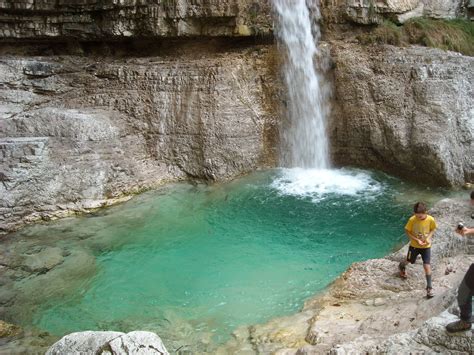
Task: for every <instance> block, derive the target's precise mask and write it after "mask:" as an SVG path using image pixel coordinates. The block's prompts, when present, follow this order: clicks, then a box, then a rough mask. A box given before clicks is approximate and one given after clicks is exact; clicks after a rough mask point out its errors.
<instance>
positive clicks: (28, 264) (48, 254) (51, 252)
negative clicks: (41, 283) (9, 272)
mask: <svg viewBox="0 0 474 355" xmlns="http://www.w3.org/2000/svg"><path fill="white" fill-rule="evenodd" d="M63 261H64V256H63V250H62V249H61V248H58V247H47V248H45V249H43V250H41V251H40V252H39V253H37V254H33V255H28V256H27V257H26V258H25V260H24V261H23V267H24V268H25V269H26V270H27V271H30V272H35V273H45V272H48V271H49V270H51V269H52V268H54V267H55V266H57V265H59V264H61V263H62V262H63Z"/></svg>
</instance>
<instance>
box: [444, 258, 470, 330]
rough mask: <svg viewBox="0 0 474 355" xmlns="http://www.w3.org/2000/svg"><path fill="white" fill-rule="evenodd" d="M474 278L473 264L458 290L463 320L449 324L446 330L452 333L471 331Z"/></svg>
mask: <svg viewBox="0 0 474 355" xmlns="http://www.w3.org/2000/svg"><path fill="white" fill-rule="evenodd" d="M473 278H474V264H471V266H470V267H469V270H467V272H466V275H464V278H463V280H462V282H461V284H460V285H459V289H458V297H457V299H458V306H459V309H460V310H461V317H460V318H461V319H460V320H458V321H456V322H452V323H449V324H448V325H447V326H446V330H447V331H448V332H450V333H454V332H461V331H464V330H469V329H471V324H472V322H471V316H472V297H473V296H474V289H473V288H472V286H473V285H472V282H470V281H472V279H473Z"/></svg>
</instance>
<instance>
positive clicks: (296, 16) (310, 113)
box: [273, 0, 329, 169]
mask: <svg viewBox="0 0 474 355" xmlns="http://www.w3.org/2000/svg"><path fill="white" fill-rule="evenodd" d="M308 2H309V1H308ZM273 3H274V8H275V11H276V14H277V38H278V40H279V45H280V48H281V49H282V50H283V53H284V56H285V64H284V68H283V76H284V81H285V85H286V89H287V95H288V97H287V114H288V123H287V125H286V127H284V128H282V135H281V138H282V153H281V164H282V165H283V166H285V167H299V168H317V169H325V168H328V167H329V158H328V141H327V137H326V123H325V121H326V114H327V107H325V105H326V104H327V99H326V98H325V97H324V96H325V95H324V92H323V90H322V89H321V88H322V83H321V80H322V76H320V75H318V73H317V71H316V69H315V64H314V59H315V56H316V55H317V54H318V47H317V44H318V41H319V27H318V25H317V23H316V22H314V21H313V23H312V21H311V14H313V15H316V16H319V8H318V6H317V0H313V1H312V2H311V4H309V5H311V9H312V12H311V13H310V11H309V9H308V5H307V3H306V1H305V0H273Z"/></svg>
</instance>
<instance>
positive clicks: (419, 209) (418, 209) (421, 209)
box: [413, 202, 426, 213]
mask: <svg viewBox="0 0 474 355" xmlns="http://www.w3.org/2000/svg"><path fill="white" fill-rule="evenodd" d="M413 211H414V212H415V213H426V205H425V204H424V203H423V202H417V203H415V205H414V206H413Z"/></svg>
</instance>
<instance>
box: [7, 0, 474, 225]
mask: <svg viewBox="0 0 474 355" xmlns="http://www.w3.org/2000/svg"><path fill="white" fill-rule="evenodd" d="M420 5H423V9H424V10H423V11H424V12H423V13H424V14H425V15H428V16H432V17H445V18H450V17H452V16H455V15H463V14H465V13H466V12H467V11H468V10H469V8H468V7H466V3H465V2H463V1H461V0H459V1H454V0H453V1H449V2H439V1H435V0H432V1H430V0H418V1H416V0H410V1H405V0H398V1H395V0H393V1H382V0H381V1H372V0H370V1H369V0H361V1H342V0H323V1H321V14H322V16H323V18H322V22H323V25H324V31H323V35H324V37H325V39H326V48H329V49H330V53H331V56H332V69H331V70H330V80H331V82H332V86H333V93H334V94H333V102H332V103H333V105H332V114H331V117H330V122H329V131H328V133H329V135H330V138H331V151H332V156H333V160H334V162H335V163H336V164H337V165H346V164H350V165H358V166H364V167H369V168H378V169H382V170H385V171H388V172H390V173H394V174H396V175H399V176H404V177H408V178H410V179H412V180H418V181H422V182H428V183H431V184H437V185H439V184H441V185H448V186H450V185H459V184H462V183H464V182H466V181H472V179H473V174H474V173H473V163H472V156H473V155H474V154H473V143H472V142H473V139H472V132H473V129H472V127H473V120H474V118H473V115H472V112H473V103H472V94H473V89H472V82H473V80H472V79H473V78H472V75H473V71H472V66H473V60H472V58H469V57H464V56H461V55H458V54H455V53H447V52H442V51H439V50H432V49H426V48H397V47H391V46H361V45H360V44H359V43H358V42H357V40H356V39H355V37H354V33H356V32H357V31H366V30H367V29H366V28H363V27H360V26H363V25H361V23H372V22H371V21H359V20H358V16H359V15H360V14H362V15H360V16H364V15H363V14H364V13H365V12H364V11H365V10H364V9H372V10H373V11H374V13H376V14H378V15H380V16H382V17H383V18H384V19H385V18H393V15H394V14H396V15H397V16H405V15H407V14H409V12H410V11H412V10H413V8H416V7H418V6H420ZM448 5H449V6H448ZM355 9H359V10H361V11H362V12H360V11H359V10H357V11H356V12H357V14H356V15H353V14H354V11H355ZM372 10H371V11H372ZM358 11H359V12H360V14H359V12H358ZM358 14H359V15H358ZM378 15H377V16H378ZM405 17H406V16H405ZM354 23H357V24H356V25H354ZM338 26H340V27H338ZM272 30H273V20H272V12H271V1H270V0H265V1H258V2H257V1H251V0H226V1H214V0H193V1H184V0H105V1H103V0H101V1H99V0H82V1H72V0H59V1H56V0H0V196H1V197H0V230H3V231H9V230H12V229H14V228H16V227H17V226H20V225H21V224H22V223H25V222H28V221H30V220H35V219H37V218H45V219H47V218H50V217H53V216H61V215H67V214H69V213H70V212H75V211H83V210H84V209H87V208H94V207H98V206H102V205H106V204H108V203H111V202H114V201H117V199H120V198H121V197H123V196H124V195H126V194H129V193H131V192H136V191H140V190H142V189H146V188H150V187H153V186H156V185H157V184H160V183H162V182H164V181H168V180H175V179H182V178H187V177H191V178H199V179H208V180H219V179H226V178H232V177H235V176H238V175H240V174H243V173H247V172H250V171H252V170H255V169H257V168H261V167H269V166H270V167H271V166H275V165H276V161H277V157H276V151H277V146H278V140H279V139H278V137H279V135H278V128H279V122H281V120H283V119H284V115H283V114H282V111H281V107H280V105H281V104H282V103H283V105H284V100H283V99H282V97H283V95H281V92H282V88H281V84H280V80H279V74H278V73H279V68H278V67H279V65H278V61H279V55H278V52H277V48H276V45H275V44H274V41H273V39H272V35H271V34H272ZM420 155H422V156H423V159H420Z"/></svg>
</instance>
